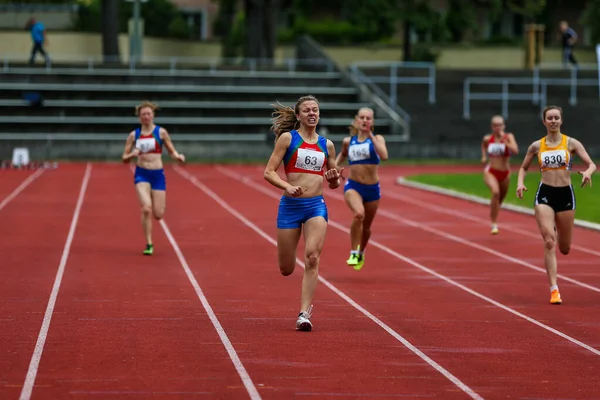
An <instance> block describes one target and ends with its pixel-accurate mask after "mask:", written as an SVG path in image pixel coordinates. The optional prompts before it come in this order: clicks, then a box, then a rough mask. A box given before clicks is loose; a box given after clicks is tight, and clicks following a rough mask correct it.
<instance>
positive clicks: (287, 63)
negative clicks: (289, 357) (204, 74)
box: [2, 54, 335, 72]
mask: <svg viewBox="0 0 600 400" xmlns="http://www.w3.org/2000/svg"><path fill="white" fill-rule="evenodd" d="M50 57H51V60H50V61H49V62H48V63H43V64H42V65H45V69H46V70H47V71H52V68H53V64H71V65H73V66H77V67H80V68H82V69H83V68H85V69H87V70H88V71H90V72H93V71H94V70H95V69H96V68H98V67H100V66H102V67H106V66H110V67H112V68H115V67H117V66H121V67H124V68H126V69H128V70H129V71H132V72H133V71H136V70H138V69H143V68H144V67H149V68H156V67H164V68H166V69H169V70H170V71H177V70H182V69H186V68H187V69H193V68H199V67H202V68H208V69H209V70H210V71H213V72H216V71H218V70H219V68H220V67H232V66H237V67H244V68H246V69H247V70H248V71H250V72H257V71H259V70H260V67H262V66H267V67H273V66H275V67H284V68H286V69H287V71H288V72H294V71H296V69H297V68H298V67H299V66H313V67H314V66H320V67H323V68H324V69H325V71H326V72H335V66H334V65H333V63H332V62H330V61H329V60H323V59H296V58H284V59H268V58H243V57H240V58H225V57H179V56H172V57H170V56H142V57H135V56H129V55H127V56H123V57H117V56H106V57H104V56H102V55H95V56H82V55H78V54H50ZM28 58H29V56H23V55H11V54H4V55H2V64H3V67H2V69H3V70H4V71H5V72H7V71H9V70H10V69H11V68H13V69H14V68H22V66H23V64H27V62H28Z"/></svg>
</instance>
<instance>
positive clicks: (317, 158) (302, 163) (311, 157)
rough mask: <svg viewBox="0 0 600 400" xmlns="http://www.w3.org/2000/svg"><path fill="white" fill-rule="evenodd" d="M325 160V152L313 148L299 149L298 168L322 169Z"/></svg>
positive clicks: (308, 169) (307, 169)
mask: <svg viewBox="0 0 600 400" xmlns="http://www.w3.org/2000/svg"><path fill="white" fill-rule="evenodd" d="M324 162H325V154H324V153H322V152H320V151H315V150H311V149H298V158H296V168H299V169H303V170H306V171H321V170H322V169H323V163H324Z"/></svg>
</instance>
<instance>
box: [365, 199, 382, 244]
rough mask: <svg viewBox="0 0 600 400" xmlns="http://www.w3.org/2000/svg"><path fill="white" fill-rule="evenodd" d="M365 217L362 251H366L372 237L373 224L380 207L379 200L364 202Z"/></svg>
mask: <svg viewBox="0 0 600 400" xmlns="http://www.w3.org/2000/svg"><path fill="white" fill-rule="evenodd" d="M364 208H365V219H364V221H363V228H362V238H361V240H360V251H361V252H364V251H365V249H366V248H367V244H368V243H369V239H370V238H371V225H372V224H373V220H374V219H375V215H376V214H377V209H378V208H379V200H375V201H370V202H368V203H365V204H364Z"/></svg>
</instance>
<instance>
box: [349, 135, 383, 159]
mask: <svg viewBox="0 0 600 400" xmlns="http://www.w3.org/2000/svg"><path fill="white" fill-rule="evenodd" d="M379 162H380V159H379V155H378V154H377V152H376V151H375V145H374V144H373V141H372V140H371V138H367V139H366V140H365V141H364V142H359V141H358V136H352V137H351V138H350V146H349V147H348V164H350V165H353V164H375V165H377V164H379Z"/></svg>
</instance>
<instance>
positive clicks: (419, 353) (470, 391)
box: [174, 167, 483, 399]
mask: <svg viewBox="0 0 600 400" xmlns="http://www.w3.org/2000/svg"><path fill="white" fill-rule="evenodd" d="M174 169H175V170H176V171H177V172H178V173H179V174H181V175H182V176H183V177H185V178H186V179H188V180H189V181H190V182H191V183H192V184H193V185H194V186H196V187H197V188H199V189H200V190H202V191H203V192H204V193H205V194H206V195H207V196H209V197H211V198H212V199H213V200H214V201H215V202H217V204H219V205H220V206H221V207H223V208H224V209H225V210H227V211H228V212H229V213H230V214H232V215H233V216H235V217H236V218H237V219H239V220H240V221H241V222H242V223H243V224H244V225H246V226H247V227H249V228H250V229H252V230H253V231H255V232H256V233H257V234H258V235H260V236H261V237H263V238H264V239H265V240H267V241H268V242H269V243H271V244H272V245H274V246H277V241H276V240H275V239H273V238H272V237H271V236H269V235H268V234H267V233H266V232H264V231H263V230H262V229H260V228H259V227H258V226H256V225H255V224H253V223H252V222H250V221H249V220H248V219H247V218H246V217H244V216H243V215H242V214H240V213H239V212H238V211H237V210H235V209H234V208H232V207H231V206H230V205H229V204H228V203H226V202H225V201H224V200H223V199H222V198H221V197H219V196H218V195H217V194H216V193H215V192H213V191H212V190H210V189H209V188H208V187H207V186H205V185H204V184H203V183H202V182H200V181H199V180H198V179H196V178H195V177H194V176H192V175H191V174H189V173H188V172H186V171H184V170H182V169H181V168H179V167H175V168H174ZM268 194H269V195H272V193H268ZM272 197H273V196H272ZM274 197H276V198H278V197H277V196H274ZM296 263H298V265H300V266H301V267H302V268H304V263H303V262H302V260H300V259H298V258H296ZM319 281H320V282H321V283H322V284H324V285H325V286H326V287H328V288H329V289H330V290H331V291H333V292H334V293H335V294H337V295H338V296H340V297H341V298H342V299H344V300H345V301H346V302H348V303H349V304H350V305H351V306H352V307H354V308H355V309H357V310H358V311H359V312H361V313H362V314H363V315H365V316H366V317H367V318H369V319H370V320H371V321H373V322H374V323H376V324H377V325H378V326H379V327H381V328H382V329H383V330H385V331H386V332H387V333H389V334H390V335H391V336H392V337H393V338H394V339H396V340H398V341H399V342H401V343H402V344H403V345H404V346H406V347H407V348H408V349H409V350H410V351H412V352H413V353H415V354H416V355H417V356H419V357H420V358H421V359H422V360H423V361H425V362H426V363H427V364H429V365H430V366H431V367H433V368H434V369H435V370H436V371H438V372H439V373H440V374H442V375H443V376H445V377H446V378H447V379H448V380H450V381H451V382H452V383H453V384H454V385H456V386H457V387H458V388H460V389H461V390H462V391H463V392H465V393H466V394H467V395H469V396H470V397H471V398H473V399H483V398H482V397H481V396H480V395H479V394H477V393H476V392H475V391H474V390H473V389H471V388H470V387H468V386H467V385H466V384H464V383H463V382H462V381H460V380H459V379H458V378H457V377H455V376H454V375H452V374H451V373H450V372H449V371H447V370H446V369H444V367H442V366H441V365H439V364H438V363H436V362H435V361H434V360H432V359H431V358H429V357H428V356H427V355H426V354H425V353H423V352H422V351H421V350H419V349H418V348H417V347H415V346H414V345H412V344H411V343H410V342H409V341H408V340H406V339H405V338H404V337H402V336H401V335H400V334H399V333H398V332H396V331H395V330H393V329H392V328H390V327H389V326H388V325H386V324H385V323H384V322H383V321H381V320H380V319H379V318H377V317H376V316H374V315H373V314H371V313H370V312H369V311H367V310H366V309H365V308H363V307H362V306H360V305H359V304H358V303H356V302H355V301H354V300H352V299H351V298H350V297H348V296H347V295H346V294H345V293H344V292H342V291H341V290H339V289H338V288H337V287H335V286H334V285H333V284H331V283H330V282H329V281H328V280H326V279H325V278H323V277H321V276H319Z"/></svg>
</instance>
